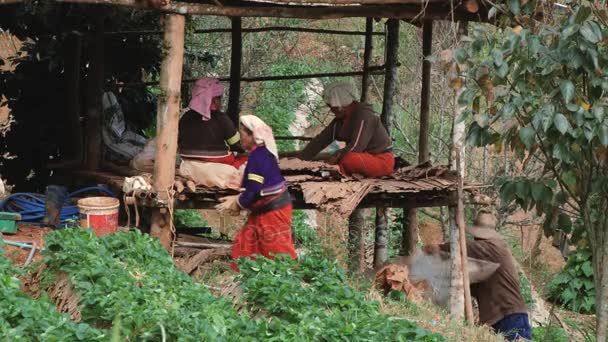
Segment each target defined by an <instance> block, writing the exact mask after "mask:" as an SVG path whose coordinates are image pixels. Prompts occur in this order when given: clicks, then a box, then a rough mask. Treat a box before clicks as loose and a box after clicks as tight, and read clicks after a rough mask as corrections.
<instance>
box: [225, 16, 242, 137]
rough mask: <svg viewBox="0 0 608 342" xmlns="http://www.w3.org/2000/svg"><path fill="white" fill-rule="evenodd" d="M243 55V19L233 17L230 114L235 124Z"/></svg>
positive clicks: (237, 117)
mask: <svg viewBox="0 0 608 342" xmlns="http://www.w3.org/2000/svg"><path fill="white" fill-rule="evenodd" d="M242 56H243V39H242V20H241V18H240V17H235V18H232V47H231V50H230V95H229V97H228V116H229V117H230V118H231V119H232V121H233V122H234V124H235V125H238V123H239V100H240V96H241V60H242Z"/></svg>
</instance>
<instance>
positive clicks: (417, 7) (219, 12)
mask: <svg viewBox="0 0 608 342" xmlns="http://www.w3.org/2000/svg"><path fill="white" fill-rule="evenodd" d="M56 1H57V2H68V3H76V4H97V5H108V4H111V5H113V6H123V7H130V8H138V9H144V10H154V11H158V12H164V13H175V14H183V15H214V16H224V17H276V18H299V19H340V18H347V17H374V18H390V19H406V20H413V19H417V20H457V21H460V20H468V21H487V20H488V19H487V16H486V15H483V14H479V13H475V14H473V13H469V12H467V11H466V10H459V7H457V6H454V7H453V8H454V9H455V10H454V11H452V7H450V6H449V5H447V6H440V7H436V6H431V7H428V6H425V4H426V2H418V3H417V4H405V5H401V4H398V5H386V6H378V5H345V6H329V5H327V6H294V5H275V4H272V3H260V2H242V5H241V6H216V5H211V4H202V3H185V2H178V1H174V2H170V3H169V4H168V5H167V6H165V7H162V8H155V7H152V6H150V5H149V2H146V1H139V0H112V2H111V3H110V2H108V0H56Z"/></svg>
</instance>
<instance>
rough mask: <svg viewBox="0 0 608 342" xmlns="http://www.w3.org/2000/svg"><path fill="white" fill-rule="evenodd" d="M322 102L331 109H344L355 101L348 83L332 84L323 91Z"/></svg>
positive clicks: (353, 92) (351, 87)
mask: <svg viewBox="0 0 608 342" xmlns="http://www.w3.org/2000/svg"><path fill="white" fill-rule="evenodd" d="M323 100H324V101H325V103H327V104H328V105H330V106H332V107H346V106H348V105H349V104H351V103H353V102H354V101H356V100H357V95H356V94H355V90H354V89H353V86H352V84H351V83H350V82H334V83H331V84H328V85H327V86H326V87H325V90H323Z"/></svg>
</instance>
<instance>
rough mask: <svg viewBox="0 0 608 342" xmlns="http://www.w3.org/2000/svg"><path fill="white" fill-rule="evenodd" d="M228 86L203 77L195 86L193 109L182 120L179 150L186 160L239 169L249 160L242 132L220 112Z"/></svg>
mask: <svg viewBox="0 0 608 342" xmlns="http://www.w3.org/2000/svg"><path fill="white" fill-rule="evenodd" d="M223 94H224V86H223V85H222V84H221V83H220V81H219V80H218V79H216V78H202V79H200V80H198V81H196V82H195V83H194V86H193V87H192V98H191V100H190V104H189V106H188V107H189V110H188V111H187V112H186V113H184V115H183V116H182V117H181V119H180V121H179V137H178V152H179V155H180V157H181V158H182V159H183V160H187V161H197V162H207V163H209V162H211V163H222V164H228V165H231V166H234V167H235V168H237V169H238V168H239V167H240V166H241V165H242V164H244V163H245V162H246V161H247V157H246V156H239V157H237V156H235V154H234V152H238V153H243V152H244V150H243V148H242V147H241V146H240V136H239V131H238V130H237V129H236V127H235V125H234V123H233V122H232V120H230V118H229V117H228V116H227V115H226V114H224V113H223V112H221V111H220V107H221V105H222V95H223Z"/></svg>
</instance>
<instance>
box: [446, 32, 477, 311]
mask: <svg viewBox="0 0 608 342" xmlns="http://www.w3.org/2000/svg"><path fill="white" fill-rule="evenodd" d="M464 32H466V23H461V26H460V27H459V34H460V35H461V34H463V33H464ZM463 90H464V89H463V88H460V89H456V90H455V91H454V117H453V119H454V128H453V136H452V153H451V154H452V157H451V160H452V161H454V162H455V164H456V166H455V167H453V168H454V169H455V170H456V171H457V173H458V175H459V184H458V202H457V203H458V204H457V206H456V208H454V207H451V208H450V210H449V211H450V251H451V253H450V261H451V277H450V314H451V315H452V316H453V317H454V318H462V317H463V314H466V317H467V319H468V320H469V321H471V322H472V316H473V315H472V314H473V310H472V305H471V293H470V288H469V282H468V280H469V279H468V271H467V270H468V265H467V258H466V256H467V250H466V240H465V221H464V206H463V198H462V197H463V194H462V183H463V179H464V176H465V172H464V170H465V169H464V140H465V126H464V121H463V120H460V116H461V115H462V114H463V108H462V107H461V106H459V105H458V97H460V94H461V93H462V91H463ZM459 121H462V122H459ZM457 122H459V123H458V124H456V123H457Z"/></svg>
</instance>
